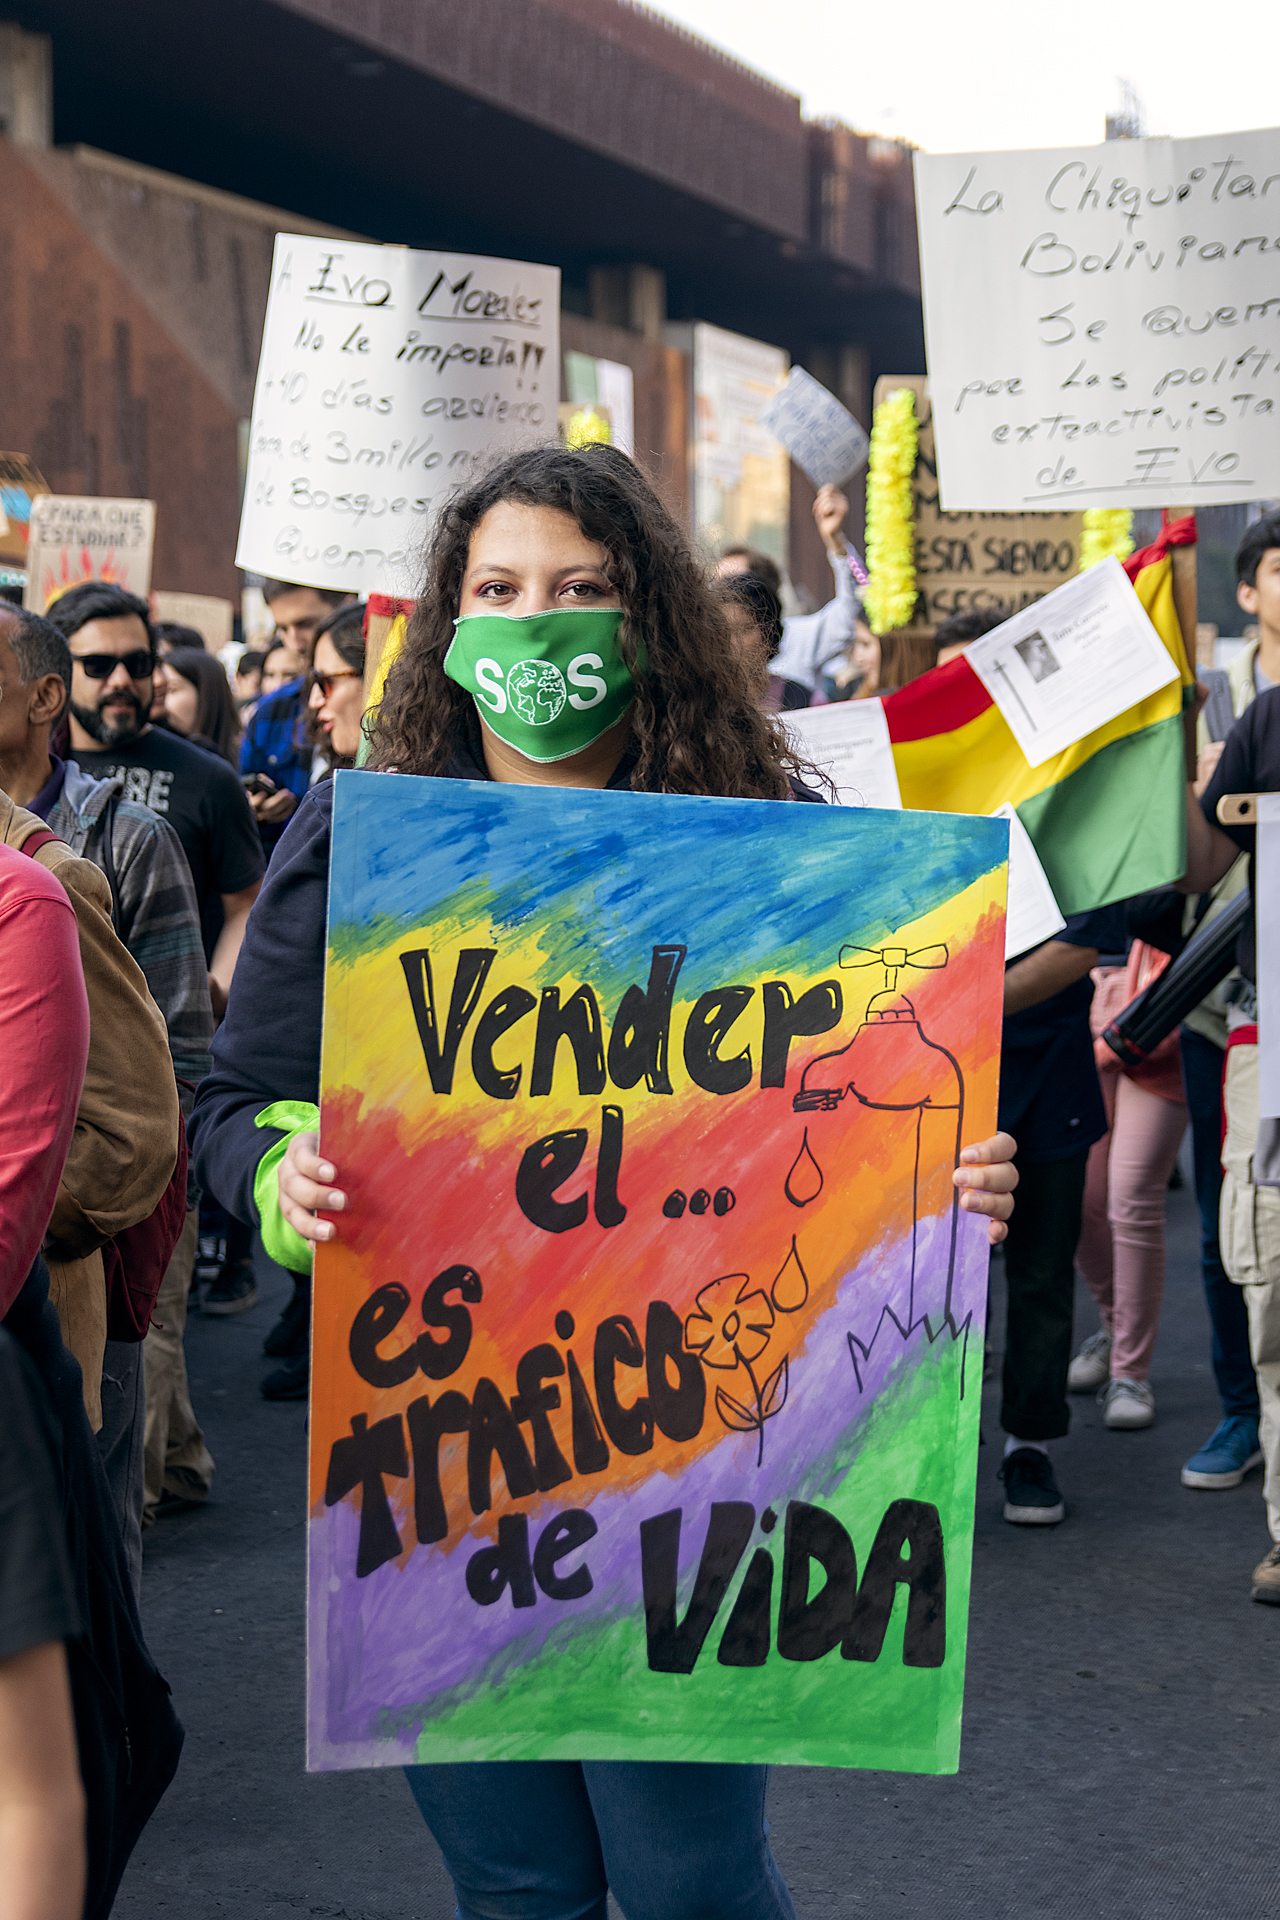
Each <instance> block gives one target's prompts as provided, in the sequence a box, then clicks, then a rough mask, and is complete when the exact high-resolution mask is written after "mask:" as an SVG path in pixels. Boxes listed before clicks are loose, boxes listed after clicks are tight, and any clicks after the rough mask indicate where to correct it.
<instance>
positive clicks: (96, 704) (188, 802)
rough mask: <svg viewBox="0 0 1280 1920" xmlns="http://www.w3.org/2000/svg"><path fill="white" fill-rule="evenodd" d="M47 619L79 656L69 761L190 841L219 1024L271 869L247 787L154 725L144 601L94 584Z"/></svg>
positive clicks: (151, 651)
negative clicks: (116, 782) (119, 783)
mask: <svg viewBox="0 0 1280 1920" xmlns="http://www.w3.org/2000/svg"><path fill="white" fill-rule="evenodd" d="M47 617H48V619H49V620H50V621H52V623H53V625H54V626H55V627H57V628H58V630H59V632H60V633H61V634H62V636H63V638H64V639H65V640H66V642H67V644H68V646H69V647H70V649H71V667H72V679H71V701H70V707H69V711H68V721H69V729H70V742H69V747H68V754H69V757H70V758H71V759H72V760H75V761H76V762H77V763H78V765H79V766H80V767H81V768H82V770H83V771H84V772H85V773H87V774H90V775H91V776H92V777H94V778H95V779H105V778H107V777H108V776H110V775H117V774H118V775H119V776H120V777H121V778H122V779H123V781H124V792H125V796H126V798H128V799H130V800H138V801H141V802H142V804H143V805H144V806H148V807H150V808H151V810H152V812H153V813H158V814H159V815H160V816H161V817H162V818H163V819H165V820H167V821H168V822H169V825H170V826H171V827H172V828H173V829H174V831H175V832H176V834H177V836H178V838H179V840H180V841H181V842H182V849H183V852H184V853H185V854H186V856H187V864H188V866H189V867H190V868H191V877H192V879H193V880H194V882H195V889H196V900H197V903H198V904H199V908H200V922H201V927H202V929H203V932H204V940H205V956H206V959H207V961H208V966H209V994H210V998H211V1000H212V1002H213V1011H214V1014H215V1016H217V1017H219V1018H220V1017H221V1015H222V1012H223V1010H224V1008H225V1007H226V1004H227V993H228V991H229V989H230V986H231V974H232V971H233V969H234V967H235V963H236V955H237V954H238V953H239V951H240V942H241V940H242V939H243V938H244V928H245V922H246V921H247V920H248V918H249V909H250V907H251V906H252V905H253V902H254V900H255V898H256V897H257V892H258V888H259V886H260V885H261V883H262V874H263V868H264V865H265V863H264V860H263V857H262V845H261V842H260V840H259V838H258V830H257V827H256V826H255V824H254V819H253V813H252V811H251V809H250V806H249V802H248V800H247V798H246V796H245V792H244V788H243V786H242V785H241V783H240V781H239V780H237V778H236V776H235V774H234V773H233V772H232V770H231V769H230V767H228V766H227V765H226V763H225V762H224V761H223V760H221V759H219V758H218V757H217V756H216V755H214V754H212V753H207V752H205V751H204V750H203V749H202V748H200V747H196V746H192V745H191V744H190V742H189V741H186V740H182V739H180V738H179V737H178V736H177V735H175V734H172V733H169V732H167V731H166V730H165V729H164V728H161V727H153V726H152V725H151V722H150V713H151V696H152V676H153V674H154V672H155V665H156V660H155V636H154V634H153V632H152V628H151V618H150V613H149V610H148V607H147V603H146V601H145V600H140V599H138V598H137V596H136V595H135V594H131V593H126V592H124V590H123V588H121V587H116V586H112V585H111V584H110V583H109V582H107V581H98V580H95V581H89V582H88V583H87V584H85V585H84V586H79V587H72V588H71V589H70V590H69V591H68V592H67V593H64V594H63V595H62V596H61V598H60V599H58V600H55V601H54V603H53V605H52V606H51V607H50V608H49V609H48V615H47Z"/></svg>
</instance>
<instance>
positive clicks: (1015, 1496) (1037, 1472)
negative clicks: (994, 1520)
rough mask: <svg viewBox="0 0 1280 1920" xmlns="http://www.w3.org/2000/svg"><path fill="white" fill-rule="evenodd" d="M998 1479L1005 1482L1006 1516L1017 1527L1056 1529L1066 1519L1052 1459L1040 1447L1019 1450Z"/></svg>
mask: <svg viewBox="0 0 1280 1920" xmlns="http://www.w3.org/2000/svg"><path fill="white" fill-rule="evenodd" d="M998 1478H999V1479H1001V1480H1003V1481H1004V1517H1005V1519H1006V1520H1008V1521H1010V1522H1011V1524H1012V1525H1013V1526H1015V1527H1056V1526H1057V1524H1058V1522H1059V1520H1062V1519H1064V1518H1065V1517H1066V1511H1067V1509H1066V1507H1065V1505H1064V1504H1063V1499H1062V1495H1061V1493H1060V1492H1059V1490H1058V1483H1057V1481H1056V1480H1055V1479H1054V1477H1053V1468H1052V1467H1051V1466H1050V1464H1049V1456H1048V1454H1047V1453H1041V1452H1040V1449H1039V1448H1038V1447H1015V1448H1014V1450H1013V1452H1012V1453H1010V1454H1006V1455H1005V1461H1004V1465H1003V1466H1002V1467H1001V1469H1000V1472H999V1475H998Z"/></svg>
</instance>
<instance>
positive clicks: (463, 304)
mask: <svg viewBox="0 0 1280 1920" xmlns="http://www.w3.org/2000/svg"><path fill="white" fill-rule="evenodd" d="M559 381H560V273H559V269H558V268H556V267H540V266H530V265H528V264H527V263H525V262H523V261H518V260H491V259H487V258H484V257H482V256H479V255H472V254H459V253H419V252H415V251H413V250H411V249H410V248H408V247H378V246H370V245H366V244H364V243H361V242H355V241H329V240H321V239H316V238H313V237H310V236H306V235H302V234H291V233H281V234H277V235H276V246H275V258H274V262H273V265H272V270H271V293H270V296H269V299H268V302H267V318H266V325H265V328H264V331H263V338H262V357H261V359H260V361H259V364H258V382H257V387H256V390H255V393H254V401H253V420H252V425H251V429H250V435H249V462H248V471H247V476H246V481H245V493H244V510H243V514H242V517H241V521H240V542H239V546H238V548H237V551H236V564H237V565H238V566H241V567H245V568H247V569H248V570H250V571H251V572H255V573H263V574H268V575H271V576H273V577H275V578H277V579H285V580H295V581H298V582H299V583H300V584H302V585H304V586H315V587H336V588H345V589H346V590H348V591H350V592H361V593H362V592H369V591H374V592H379V593H387V594H394V595H400V596H408V595H410V594H412V593H414V592H415V591H416V589H417V585H418V573H419V569H420V556H421V552H422V547H423V543H424V540H425V538H426V535H427V532H428V528H429V526H430V523H431V520H432V519H433V518H434V516H435V514H436V513H437V511H438V510H439V507H440V505H441V503H442V502H443V500H444V499H445V498H446V496H447V495H448V494H449V493H450V492H451V491H452V490H453V489H454V488H455V487H457V486H458V485H459V484H460V483H462V482H464V481H466V480H468V479H470V478H471V477H472V476H473V475H474V474H475V473H477V472H478V471H479V470H480V468H481V466H482V465H483V464H484V463H485V462H486V461H487V460H488V459H489V458H490V456H491V455H493V454H494V453H495V452H501V451H510V450H514V449H516V448H518V447H524V446H534V445H537V444H539V443H541V442H544V441H545V442H550V441H553V440H554V439H555V436H556V424H557V403H558V399H559Z"/></svg>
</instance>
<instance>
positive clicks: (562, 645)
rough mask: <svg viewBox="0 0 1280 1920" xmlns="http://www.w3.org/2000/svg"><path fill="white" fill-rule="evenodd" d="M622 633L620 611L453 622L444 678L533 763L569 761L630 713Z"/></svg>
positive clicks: (479, 616)
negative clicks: (621, 652)
mask: <svg viewBox="0 0 1280 1920" xmlns="http://www.w3.org/2000/svg"><path fill="white" fill-rule="evenodd" d="M621 625H622V610H621V608H619V607H563V608H557V609H556V610H555V611H554V612H552V613H531V614H526V615H523V616H517V617H515V618H513V617H511V616H510V615H507V614H502V613H474V614H468V615H467V616H466V617H465V618H463V619H461V620H457V621H455V622H454V635H453V643H452V645H451V646H450V648H449V651H448V653H447V654H446V655H445V657H444V670H445V672H446V673H447V674H448V676H449V678H450V679H451V680H456V681H457V683H458V685H459V686H460V687H462V688H463V689H464V690H465V691H466V692H467V693H469V694H470V695H471V697H472V699H473V700H474V701H475V703H476V707H477V710H478V711H479V713H480V716H481V718H482V719H483V721H484V723H485V725H486V726H487V727H488V728H490V730H491V731H492V732H494V733H496V734H497V736H498V738H499V740H505V741H506V743H507V745H508V746H509V747H514V748H515V750H516V752H517V753H522V754H523V755H524V757H525V759H526V760H537V761H539V762H541V763H542V764H543V765H546V764H547V763H548V762H550V761H552V760H567V759H568V758H569V756H570V754H573V753H581V752H582V750H583V748H584V747H589V746H590V745H591V743H592V741H593V740H598V739H599V738H600V735H601V734H602V733H607V732H608V730H609V728H610V727H611V726H613V725H614V723H615V722H616V721H618V720H620V719H621V718H622V716H623V714H624V713H625V712H626V711H627V708H628V707H629V706H630V705H631V701H632V697H633V693H634V687H635V683H634V681H633V680H632V678H631V672H630V669H629V668H628V667H627V666H626V664H625V662H624V661H623V660H622V658H621V657H620V655H619V653H618V650H617V638H618V629H619V628H620V627H621Z"/></svg>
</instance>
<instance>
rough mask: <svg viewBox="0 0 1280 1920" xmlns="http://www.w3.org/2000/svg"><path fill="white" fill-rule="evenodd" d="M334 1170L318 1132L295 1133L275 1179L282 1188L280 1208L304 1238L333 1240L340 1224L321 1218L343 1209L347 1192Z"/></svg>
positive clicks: (290, 1223) (280, 1188)
mask: <svg viewBox="0 0 1280 1920" xmlns="http://www.w3.org/2000/svg"><path fill="white" fill-rule="evenodd" d="M335 1177H336V1176H335V1171H334V1169H333V1167H331V1166H330V1164H329V1162H328V1161H327V1160H322V1159H321V1158H320V1135H319V1134H318V1133H295V1134H294V1136H293V1138H292V1140H290V1142H289V1145H288V1147H287V1148H286V1150H285V1156H284V1159H283V1160H282V1161H281V1162H280V1166H279V1169H278V1171H277V1174H276V1179H277V1182H278V1185H279V1190H280V1211H281V1213H282V1214H283V1215H284V1217H285V1219H286V1220H287V1221H288V1223H289V1225H290V1226H291V1227H292V1228H294V1230H295V1232H297V1233H300V1234H301V1235H302V1237H303V1239H304V1240H332V1239H333V1238H334V1236H335V1234H336V1233H337V1231H338V1230H337V1228H336V1227H335V1226H334V1224H333V1222H332V1220H321V1219H319V1218H318V1217H317V1216H318V1213H319V1211H320V1210H321V1209H323V1210H324V1211H325V1212H327V1213H341V1211H342V1209H343V1208H344V1207H345V1206H346V1204H347V1196H346V1194H345V1193H341V1192H340V1191H339V1190H338V1189H337V1188H336V1187H335V1186H334V1185H333V1184H332V1183H333V1181H334V1179H335Z"/></svg>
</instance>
